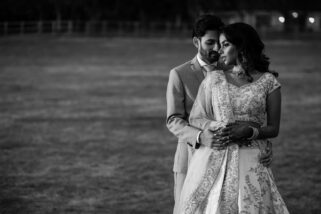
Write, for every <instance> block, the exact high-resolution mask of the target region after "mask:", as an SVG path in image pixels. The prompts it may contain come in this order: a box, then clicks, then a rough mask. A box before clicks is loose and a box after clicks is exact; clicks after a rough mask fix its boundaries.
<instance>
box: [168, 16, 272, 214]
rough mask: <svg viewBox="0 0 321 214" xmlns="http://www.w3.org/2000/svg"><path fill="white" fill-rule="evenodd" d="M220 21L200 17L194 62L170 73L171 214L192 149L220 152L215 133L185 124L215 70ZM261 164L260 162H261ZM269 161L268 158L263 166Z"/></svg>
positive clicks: (269, 158) (220, 143) (197, 21)
mask: <svg viewBox="0 0 321 214" xmlns="http://www.w3.org/2000/svg"><path fill="white" fill-rule="evenodd" d="M223 25H224V24H223V22H222V21H221V19H219V18H218V17H216V16H214V15H203V16H200V17H199V18H198V19H197V20H196V22H195V23H194V26H193V44H194V46H195V47H196V48H197V55H196V56H195V57H194V59H192V60H190V61H188V62H186V63H184V64H182V65H180V66H178V67H176V68H173V69H172V70H171V71H170V75H169V80H168V85H167V92H166V100H167V121H166V123H167V127H168V129H169V130H170V132H172V133H173V134H174V135H175V136H176V137H177V138H178V144H177V149H176V153H175V159H174V167H173V171H174V183H175V186H174V199H175V206H174V213H176V209H177V208H178V207H177V204H178V202H179V197H180V194H181V189H182V186H183V183H184V180H185V177H186V173H187V167H188V162H189V160H190V158H191V155H192V152H193V149H197V148H198V147H199V146H200V145H203V146H208V147H216V148H221V147H223V146H222V142H219V141H217V139H216V137H215V136H214V134H215V132H214V131H211V130H208V129H206V130H199V129H198V128H196V127H192V126H190V125H189V123H188V117H189V114H190V111H191V109H192V106H193V103H194V101H195V98H196V96H197V92H198V88H199V86H200V84H201V82H202V81H203V79H204V78H205V76H206V73H207V72H208V71H212V70H215V66H217V61H218V58H219V55H218V51H219V49H220V47H219V29H220V28H221V27H222V26H223ZM261 160H262V159H261ZM270 161H271V154H269V156H268V157H267V158H266V157H265V162H266V164H269V163H270Z"/></svg>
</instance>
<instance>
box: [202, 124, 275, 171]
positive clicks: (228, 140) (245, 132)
mask: <svg viewBox="0 0 321 214" xmlns="http://www.w3.org/2000/svg"><path fill="white" fill-rule="evenodd" d="M251 126H252V127H256V128H259V127H260V125H259V124H257V123H254V122H248V121H236V122H235V123H231V124H228V125H226V126H225V127H222V128H219V129H210V128H208V129H205V130H204V131H203V132H202V133H201V135H200V142H201V145H204V146H207V147H209V148H213V149H216V150H221V149H225V148H226V147H227V146H228V145H229V144H232V143H236V144H239V145H248V144H249V143H250V141H249V140H247V138H249V137H251V136H252V134H253V130H252V128H251ZM271 147H272V146H271V144H268V147H267V150H266V153H265V154H262V155H261V158H260V162H261V163H262V164H263V165H264V166H269V165H270V163H271V161H272V149H271Z"/></svg>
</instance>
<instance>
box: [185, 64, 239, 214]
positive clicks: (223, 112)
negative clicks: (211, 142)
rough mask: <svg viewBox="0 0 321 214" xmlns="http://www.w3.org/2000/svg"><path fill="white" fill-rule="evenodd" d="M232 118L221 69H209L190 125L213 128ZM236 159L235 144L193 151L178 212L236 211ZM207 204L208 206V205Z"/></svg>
mask: <svg viewBox="0 0 321 214" xmlns="http://www.w3.org/2000/svg"><path fill="white" fill-rule="evenodd" d="M234 121H235V119H234V115H233V110H232V106H231V103H230V98H229V92H228V82H227V80H226V77H225V74H224V72H223V71H222V70H216V71H212V72H209V73H208V75H207V77H206V78H205V80H204V81H203V82H202V84H201V86H200V88H199V91H198V95H197V98H196V100H195V102H194V105H193V108H192V111H191V114H190V125H191V126H194V127H197V128H200V129H203V130H204V129H206V128H209V129H212V130H216V129H219V128H223V127H225V125H227V124H228V123H232V122H234ZM238 159H239V146H238V145H237V144H232V145H229V146H228V147H227V148H226V149H224V150H215V149H211V148H208V147H200V148H199V149H198V150H196V151H195V152H194V154H193V157H192V160H191V163H190V166H189V168H188V172H187V176H186V179H185V182H184V186H183V190H182V194H181V199H180V208H179V210H180V213H182V214H195V213H204V212H205V211H206V210H207V211H206V212H211V213H216V212H218V213H229V214H233V213H238V165H239V164H238ZM208 203H209V204H211V205H210V206H207V204H208ZM213 204H214V205H213ZM208 209H210V211H209V210H208Z"/></svg>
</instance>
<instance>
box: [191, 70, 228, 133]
mask: <svg viewBox="0 0 321 214" xmlns="http://www.w3.org/2000/svg"><path fill="white" fill-rule="evenodd" d="M211 84H212V83H211V78H210V77H209V76H208V77H207V78H206V79H205V80H204V81H203V82H202V84H201V85H200V87H199V89H198V94H197V97H196V99H195V102H194V105H193V108H192V110H191V113H190V117H189V122H190V124H191V125H192V126H194V127H197V128H200V129H202V130H204V129H207V128H209V129H211V130H216V129H218V128H221V127H223V126H224V125H226V124H225V123H224V124H223V123H222V122H219V121H216V118H215V114H214V111H213V105H212V102H213V100H212V87H211Z"/></svg>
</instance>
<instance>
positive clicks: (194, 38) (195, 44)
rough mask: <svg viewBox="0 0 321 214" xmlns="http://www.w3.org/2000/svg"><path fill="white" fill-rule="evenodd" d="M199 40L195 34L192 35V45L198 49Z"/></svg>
mask: <svg viewBox="0 0 321 214" xmlns="http://www.w3.org/2000/svg"><path fill="white" fill-rule="evenodd" d="M199 42H200V40H199V39H198V38H197V37H196V36H194V37H193V45H194V46H195V47H196V48H197V50H198V47H199V46H200V44H199Z"/></svg>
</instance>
